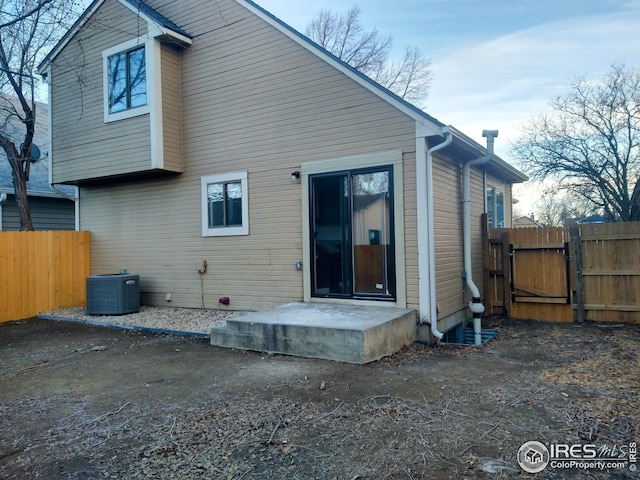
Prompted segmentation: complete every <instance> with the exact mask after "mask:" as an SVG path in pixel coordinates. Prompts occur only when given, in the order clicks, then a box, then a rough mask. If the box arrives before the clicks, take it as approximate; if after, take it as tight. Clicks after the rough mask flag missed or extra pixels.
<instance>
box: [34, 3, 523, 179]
mask: <svg viewBox="0 0 640 480" xmlns="http://www.w3.org/2000/svg"><path fill="white" fill-rule="evenodd" d="M104 1H105V0H94V2H93V3H92V4H91V5H90V6H89V7H88V8H87V9H86V10H85V11H84V13H83V14H82V15H81V16H80V18H79V19H78V20H77V21H76V22H75V24H74V25H73V26H72V27H71V29H70V30H69V31H68V32H67V33H66V34H65V35H64V37H63V38H62V39H61V40H60V42H58V44H57V45H56V46H55V47H54V48H53V50H51V52H50V53H49V54H48V55H47V56H46V57H45V59H44V60H43V61H42V62H41V63H40V65H39V66H38V72H39V73H40V74H41V75H46V69H47V68H48V66H49V64H50V63H51V61H53V59H54V58H55V57H56V56H57V55H58V53H60V51H61V50H62V49H63V48H64V46H65V45H66V44H67V43H68V42H69V41H70V40H71V38H73V36H74V35H75V33H76V32H77V31H78V30H79V29H80V28H81V27H82V26H83V25H84V24H85V23H86V22H87V20H88V19H89V18H90V17H91V15H93V13H94V12H95V11H96V10H97V9H98V8H99V7H100V6H101V5H102V4H103V3H104ZM118 1H119V2H120V3H122V4H123V5H125V6H126V7H127V8H129V9H130V10H132V11H133V12H134V13H136V14H138V15H140V16H141V17H142V18H143V19H145V20H146V21H147V22H148V23H149V24H150V25H152V26H155V27H156V29H157V30H158V31H159V32H160V35H159V36H164V37H165V38H170V39H171V40H173V41H177V42H178V43H181V44H183V45H190V44H191V36H190V35H189V34H188V33H187V32H186V31H184V30H183V29H182V28H180V27H179V26H178V25H176V24H175V23H173V22H172V21H171V20H169V19H168V18H166V17H164V16H163V15H161V14H160V13H158V12H157V11H156V10H154V9H153V8H151V7H149V6H148V5H146V3H145V2H144V0H118ZM234 1H235V2H236V3H238V4H239V5H241V6H242V7H244V8H246V9H247V10H249V11H250V12H252V13H253V14H255V15H257V16H258V17H259V18H261V19H262V20H264V21H265V22H267V23H268V24H269V25H271V26H272V27H274V28H276V29H277V30H279V31H280V32H281V33H283V34H284V35H286V36H287V37H289V38H290V39H292V40H293V41H295V42H296V43H298V44H299V45H301V46H302V47H304V48H305V49H307V50H308V51H310V52H311V53H313V54H314V55H316V56H317V57H319V58H320V59H322V60H324V61H325V62H327V63H328V64H330V65H331V66H333V67H334V68H336V69H337V70H338V71H340V72H342V73H344V74H345V75H347V76H348V77H349V78H351V79H352V80H354V81H355V82H357V83H358V84H360V85H361V86H363V87H364V88H366V89H367V90H369V91H370V92H372V93H373V94H375V95H377V96H378V97H379V98H381V99H382V100H384V101H385V102H387V103H389V104H390V105H392V106H393V107H395V108H397V109H398V110H400V111H401V112H403V113H404V114H406V115H407V116H409V117H410V118H412V119H413V120H415V122H416V134H419V135H421V136H425V137H429V136H442V130H443V128H444V127H446V126H447V125H446V124H444V123H442V122H440V121H439V120H437V119H436V118H435V117H432V116H431V115H429V114H427V113H426V112H424V111H423V110H421V109H419V108H418V107H416V106H415V105H412V104H411V103H409V102H407V101H406V100H404V99H402V98H400V97H399V96H398V95H396V94H395V93H393V92H391V91H390V90H388V89H387V88H385V87H383V86H382V85H380V84H379V83H377V82H376V81H375V80H373V79H372V78H370V77H368V76H367V75H365V74H363V73H362V72H360V71H358V70H356V69H355V68H353V67H352V66H350V65H349V64H347V63H346V62H344V61H343V60H341V59H339V58H338V57H336V56H335V55H333V54H332V53H331V52H329V51H328V50H326V49H325V48H323V47H321V46H320V45H318V44H317V43H315V42H314V41H312V40H311V39H310V38H308V37H307V36H305V35H303V34H302V33H300V32H298V31H297V30H296V29H294V28H293V27H291V26H290V25H288V24H286V23H285V22H283V21H282V20H280V19H279V18H278V17H276V16H275V15H273V14H272V13H270V12H268V11H267V10H265V9H264V8H262V7H261V6H259V5H258V4H257V3H255V2H254V1H253V0H234ZM450 132H451V133H452V135H453V142H452V145H451V146H449V147H448V149H449V150H450V151H452V152H455V155H456V156H458V157H459V158H460V159H461V160H463V161H467V160H471V159H473V158H476V157H479V156H482V155H486V153H487V150H486V148H485V147H483V146H482V145H480V144H479V143H477V142H475V141H474V140H472V139H471V138H470V137H468V136H466V135H465V134H463V133H462V132H460V131H459V130H457V129H455V128H450ZM485 168H487V170H492V171H493V173H495V174H498V176H500V177H501V178H504V179H505V180H506V181H508V182H511V183H517V182H523V181H526V180H528V177H527V176H526V175H524V174H523V173H522V172H520V171H519V170H518V169H516V168H514V167H513V166H511V165H510V164H508V163H507V162H505V161H504V160H502V159H501V158H500V157H498V156H496V155H494V156H493V158H492V159H491V161H490V162H489V163H488V164H487V166H486V167H485Z"/></svg>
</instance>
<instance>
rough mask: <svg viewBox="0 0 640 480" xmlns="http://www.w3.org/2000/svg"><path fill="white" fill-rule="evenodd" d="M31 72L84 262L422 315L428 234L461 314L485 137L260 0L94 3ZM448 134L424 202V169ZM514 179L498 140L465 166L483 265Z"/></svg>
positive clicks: (251, 305)
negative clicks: (428, 109)
mask: <svg viewBox="0 0 640 480" xmlns="http://www.w3.org/2000/svg"><path fill="white" fill-rule="evenodd" d="M41 71H42V72H43V73H45V74H46V76H47V78H48V82H49V85H50V100H51V119H52V127H51V128H52V130H51V136H52V148H51V154H52V168H53V170H52V177H53V181H54V182H55V183H61V184H68V185H76V186H79V187H80V189H79V190H80V217H79V223H80V228H81V229H83V230H90V231H91V235H92V268H91V269H92V273H94V274H102V273H114V272H118V271H119V270H121V269H127V270H128V271H129V272H134V273H137V274H139V275H140V279H141V292H142V302H143V303H144V304H151V305H172V306H183V307H194V308H198V307H199V308H203V307H204V308H229V309H238V310H260V309H264V308H267V307H272V306H276V305H280V304H284V303H288V302H292V301H305V302H314V301H317V302H338V303H340V302H344V303H358V304H362V305H369V304H375V305H387V306H391V307H393V306H397V307H409V308H413V309H416V310H417V311H418V312H419V317H420V318H425V317H428V316H429V312H428V311H427V310H426V308H425V307H424V302H425V300H424V298H421V297H425V296H427V295H428V293H425V289H424V287H423V286H421V285H420V276H421V275H422V273H421V271H420V270H421V268H422V267H421V266H420V261H419V254H420V252H422V251H423V250H422V249H424V248H425V247H424V245H426V244H427V243H428V242H429V241H432V242H433V244H434V246H435V258H434V259H432V261H434V262H435V273H436V275H435V279H433V280H432V281H434V282H435V284H436V286H437V288H436V297H437V306H438V312H439V314H438V318H439V319H440V322H441V323H440V324H441V326H442V327H443V328H444V327H447V328H448V327H450V326H453V325H455V324H456V323H459V322H460V321H461V320H462V319H463V318H464V317H465V316H466V302H467V301H468V300H469V298H465V294H464V291H463V287H462V280H461V278H462V276H461V272H462V270H463V259H462V248H463V245H462V219H461V217H462V208H461V197H460V195H461V194H460V189H461V166H462V164H463V163H464V162H466V161H469V160H471V159H474V158H477V157H479V156H482V155H485V154H486V149H485V148H484V147H482V146H480V145H478V144H477V143H476V142H474V141H472V140H471V139H469V138H468V137H466V136H465V135H464V134H462V133H461V132H458V131H457V130H455V129H449V130H447V128H446V126H445V125H444V124H442V123H441V122H439V121H437V120H436V119H434V118H432V117H430V116H429V115H427V114H426V113H424V112H422V111H420V110H418V109H416V108H415V107H413V106H411V105H409V104H408V103H406V102H404V101H403V100H401V99H400V98H398V97H396V96H395V95H393V94H392V93H390V92H388V91H387V90H385V89H384V88H382V87H380V86H379V85H377V84H375V83H374V82H372V81H371V80H370V79H368V78H366V77H364V76H363V75H361V74H360V73H358V72H356V71H355V70H353V69H351V68H350V67H348V66H347V65H346V64H344V63H343V62H341V61H340V60H338V59H337V58H335V57H333V56H332V55H330V54H329V53H327V52H326V51H324V50H322V49H321V48H320V47H318V46H317V45H315V44H313V43H312V42H310V41H309V40H308V39H306V38H305V37H303V36H302V35H300V34H299V33H297V32H296V31H294V30H293V29H291V28H290V27H288V26H287V25H285V24H284V23H282V22H281V21H280V20H278V19H277V18H275V17H273V16H272V15H270V14H269V13H268V12H266V11H264V10H263V9H261V8H260V7H259V6H257V5H256V4H254V3H252V2H250V1H246V0H221V1H218V2H215V3H214V2H200V1H197V0H185V1H181V2H173V1H169V0H149V1H148V2H145V3H144V4H139V3H138V2H136V1H129V0H96V1H95V2H94V3H93V4H92V5H91V6H90V7H89V9H88V10H87V12H85V14H84V15H83V16H82V17H81V19H80V20H79V21H78V23H77V24H76V26H75V27H74V28H73V29H72V30H71V31H70V32H69V33H68V34H67V35H66V36H65V38H64V39H63V40H62V42H61V43H60V44H59V45H58V46H57V47H56V48H55V49H54V50H53V51H52V52H51V54H50V55H49V57H47V59H46V60H45V62H43V64H42V65H41ZM447 131H448V132H452V133H448V134H447V133H446V132H447ZM446 135H453V141H452V143H451V145H450V146H449V147H447V148H445V149H442V150H440V151H438V152H437V153H434V155H433V160H432V162H433V165H432V168H433V182H432V185H428V190H430V191H431V195H432V197H433V202H432V205H431V208H430V210H429V209H428V208H427V206H426V204H424V195H425V193H424V191H423V190H424V189H422V190H421V187H420V185H421V183H420V182H422V181H424V182H425V185H426V179H425V178H422V177H423V175H421V174H420V173H419V172H421V171H422V170H420V168H421V167H422V166H423V165H424V162H425V161H426V160H425V152H426V151H427V149H429V148H431V147H433V146H434V145H437V144H438V143H440V142H442V141H443V140H444V138H445V137H446ZM416 160H417V161H416ZM417 172H418V173H417ZM418 177H419V178H418ZM525 178H526V177H524V176H523V175H522V174H521V173H520V172H518V171H517V170H515V169H513V168H512V167H510V166H509V165H508V164H507V163H505V162H504V161H503V160H501V159H499V158H498V157H495V156H492V157H491V158H490V159H489V161H488V162H487V163H486V164H485V165H484V166H482V167H478V168H473V169H472V170H471V192H472V193H471V205H472V218H473V219H474V220H473V222H472V239H473V241H472V249H473V258H474V265H473V270H474V275H475V277H476V278H477V279H478V280H481V277H482V275H481V267H482V255H481V249H482V245H481V235H480V232H481V225H480V214H481V213H482V212H484V211H487V210H490V211H491V213H492V221H493V222H494V224H495V225H496V226H498V225H500V224H502V225H507V226H509V225H510V223H511V201H512V197H511V185H512V183H514V182H520V181H523V180H524V179H525ZM429 217H430V218H432V220H433V223H434V226H435V229H434V233H433V234H431V238H426V237H425V234H424V232H423V230H422V227H421V225H422V224H421V222H424V219H425V218H429ZM424 252H426V253H422V255H423V257H424V256H425V255H427V254H428V251H427V250H424ZM203 261H206V267H205V265H204V262H203ZM169 294H170V295H169ZM223 297H226V298H228V299H229V305H228V306H227V305H223V304H220V302H219V300H220V299H221V298H223ZM168 299H170V303H169V302H168ZM429 301H430V302H432V303H433V302H436V299H435V298H433V299H430V300H429Z"/></svg>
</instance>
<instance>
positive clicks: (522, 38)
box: [256, 0, 640, 213]
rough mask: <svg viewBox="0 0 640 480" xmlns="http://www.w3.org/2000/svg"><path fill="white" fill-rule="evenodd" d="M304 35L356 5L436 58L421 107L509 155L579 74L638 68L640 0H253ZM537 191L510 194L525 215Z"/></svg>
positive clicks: (370, 20)
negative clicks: (320, 19)
mask: <svg viewBox="0 0 640 480" xmlns="http://www.w3.org/2000/svg"><path fill="white" fill-rule="evenodd" d="M256 1H257V3H258V4H259V5H260V6H262V7H263V8H265V9H266V10H268V11H270V12H271V13H272V14H274V15H276V16H277V17H278V18H280V19H281V20H283V21H284V22H286V23H288V24H289V25H291V26H292V27H294V28H296V29H297V30H300V31H302V32H304V29H305V27H306V25H307V24H308V23H309V22H310V20H311V19H312V18H313V17H314V16H315V15H316V14H317V13H318V12H319V11H320V9H321V8H328V9H330V10H333V11H336V12H338V11H340V12H344V11H346V10H348V9H349V8H350V7H352V6H356V5H357V6H358V7H360V10H361V19H362V22H363V25H364V26H365V28H373V27H375V28H377V29H378V30H379V31H380V33H382V34H392V35H393V38H394V47H395V51H397V52H398V54H401V53H402V52H403V51H404V48H405V47H406V46H414V45H415V46H418V47H420V49H421V50H422V52H423V54H424V55H425V56H426V57H428V58H431V59H432V70H433V77H434V78H433V83H432V86H431V90H430V93H429V98H428V99H427V102H426V107H425V108H424V109H425V110H426V111H427V112H428V113H429V114H431V115H433V116H434V117H436V118H437V119H438V120H440V121H441V122H443V123H446V124H451V125H453V126H455V127H456V128H458V129H459V130H462V131H463V132H464V133H465V134H467V135H468V136H470V137H471V138H473V139H475V140H476V141H478V142H480V143H482V144H484V140H483V139H482V135H481V133H482V130H483V129H499V130H500V135H499V137H498V138H497V139H496V144H495V147H496V153H497V154H499V155H500V156H501V157H502V158H504V159H505V160H507V161H512V159H511V158H510V157H509V149H510V145H511V142H512V141H514V140H515V139H516V138H517V137H518V135H519V130H518V129H519V127H520V126H521V125H522V124H523V123H525V122H526V121H527V120H529V119H531V118H532V117H533V116H534V115H537V114H541V113H545V112H549V107H548V103H549V100H551V99H552V98H554V97H556V96H557V95H561V94H563V92H566V91H567V86H568V84H569V83H570V82H571V80H573V79H574V78H576V76H578V75H585V76H587V77H588V78H592V79H599V78H601V77H602V76H603V74H604V73H605V72H606V71H607V70H608V69H609V66H610V65H611V63H612V62H623V63H625V64H626V65H627V66H629V67H634V68H640V0H492V1H486V0H484V1H482V0H394V1H389V0H385V1H382V0H360V1H357V0H354V1H353V2H349V1H347V2H345V1H344V0H321V1H306V0H256ZM538 190H539V187H537V186H535V185H527V184H525V185H523V186H521V187H519V188H518V189H517V191H516V196H517V197H518V198H519V199H520V200H521V203H520V205H519V206H518V208H519V210H520V211H521V212H522V213H529V212H530V211H532V210H533V201H534V199H535V198H536V197H537V196H538V195H539V192H538Z"/></svg>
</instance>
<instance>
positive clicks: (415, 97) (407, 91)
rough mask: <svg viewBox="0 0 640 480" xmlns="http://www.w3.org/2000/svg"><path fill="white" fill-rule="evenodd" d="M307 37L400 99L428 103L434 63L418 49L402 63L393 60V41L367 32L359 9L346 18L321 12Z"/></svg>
mask: <svg viewBox="0 0 640 480" xmlns="http://www.w3.org/2000/svg"><path fill="white" fill-rule="evenodd" d="M305 34H306V35H307V36H308V37H309V38H310V39H311V40H313V41H314V42H316V43H317V44H318V45H320V46H321V47H323V48H325V49H326V50H328V51H329V52H331V53H332V54H334V55H335V56H336V57H338V58H339V59H341V60H343V61H344V62H346V63H347V64H349V65H351V66H352V67H353V68H355V69H356V70H358V71H360V72H362V73H364V74H365V75H368V76H369V77H371V78H372V79H373V80H375V81H376V82H378V83H379V84H381V85H382V86H383V87H385V88H388V89H389V90H391V91H392V92H393V93H395V94H396V95H398V96H399V97H401V98H403V99H405V100H407V101H409V102H413V103H416V104H421V103H424V101H425V99H426V97H427V93H428V91H429V85H430V83H431V69H430V67H431V60H429V59H427V58H425V57H424V56H423V55H422V53H421V52H420V49H419V48H418V47H407V48H406V49H405V52H404V56H403V57H402V58H401V59H399V60H396V61H391V60H389V55H390V53H391V49H392V47H393V38H392V37H391V35H388V36H381V35H380V34H379V33H378V30H376V29H375V28H374V29H372V30H368V31H367V30H364V29H363V28H362V25H361V24H360V9H359V8H358V7H353V8H352V9H351V10H349V11H348V12H347V13H346V14H344V15H341V14H338V13H334V12H332V11H330V10H326V9H323V10H321V11H320V13H319V14H318V15H317V16H316V17H315V18H314V19H313V20H312V21H311V23H310V24H309V25H308V26H307V28H306V30H305Z"/></svg>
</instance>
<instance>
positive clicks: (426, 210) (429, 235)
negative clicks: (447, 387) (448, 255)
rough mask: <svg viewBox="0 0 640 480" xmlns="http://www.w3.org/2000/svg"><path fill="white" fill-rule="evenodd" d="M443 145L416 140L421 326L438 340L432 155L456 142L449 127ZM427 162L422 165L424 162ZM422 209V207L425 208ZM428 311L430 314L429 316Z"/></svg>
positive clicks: (445, 128)
mask: <svg viewBox="0 0 640 480" xmlns="http://www.w3.org/2000/svg"><path fill="white" fill-rule="evenodd" d="M440 135H441V136H443V137H445V140H444V142H441V143H439V144H437V145H435V146H433V147H431V148H430V149H428V150H427V148H426V146H427V142H426V136H425V137H423V136H418V137H417V138H416V181H417V184H416V195H417V202H418V204H417V205H418V239H426V241H420V240H419V241H418V272H419V280H418V290H419V294H420V323H430V324H431V333H432V335H433V336H434V337H435V338H436V339H437V340H442V338H443V337H444V334H443V333H442V332H440V331H439V330H438V308H437V303H436V255H435V226H434V221H433V153H434V152H436V151H438V150H441V149H443V148H446V147H448V146H449V145H450V144H451V142H452V141H453V135H452V134H451V130H450V127H449V126H445V127H442V129H441V131H440ZM423 158H424V159H425V161H424V162H422V161H421V160H422V159H423ZM422 207H423V208H422ZM427 312H428V313H427Z"/></svg>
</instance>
